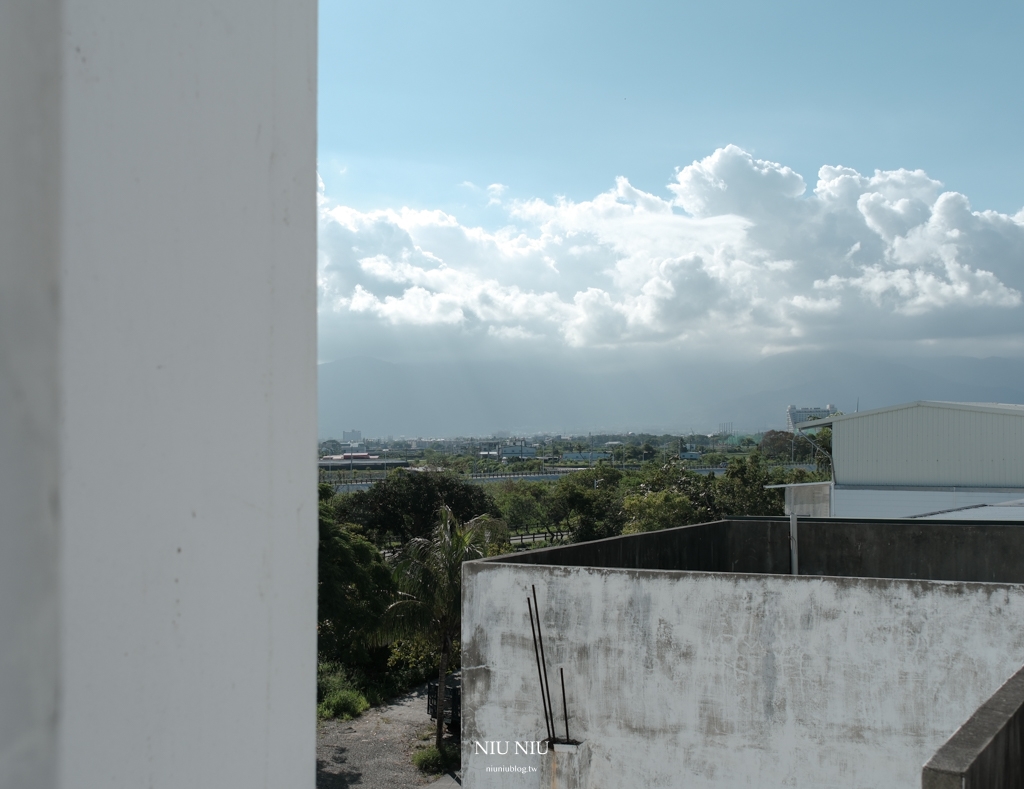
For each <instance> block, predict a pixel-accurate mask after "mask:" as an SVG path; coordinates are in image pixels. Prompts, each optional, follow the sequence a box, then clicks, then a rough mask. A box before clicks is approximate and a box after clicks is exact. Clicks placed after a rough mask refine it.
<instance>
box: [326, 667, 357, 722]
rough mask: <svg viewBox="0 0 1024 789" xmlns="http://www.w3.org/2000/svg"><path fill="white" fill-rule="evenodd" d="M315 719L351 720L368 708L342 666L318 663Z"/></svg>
mask: <svg viewBox="0 0 1024 789" xmlns="http://www.w3.org/2000/svg"><path fill="white" fill-rule="evenodd" d="M316 701H317V704H316V717H317V719H318V720H330V719H331V718H341V719H342V720H351V719H352V718H357V717H359V716H360V715H362V714H363V713H364V712H366V710H368V709H369V708H370V702H369V701H367V700H366V696H364V695H363V694H362V693H360V692H359V691H358V690H357V689H356V688H355V687H354V686H353V684H352V681H351V680H350V679H349V677H348V674H347V673H346V672H345V669H344V667H343V666H341V665H340V664H338V663H320V664H319V665H318V666H317V669H316Z"/></svg>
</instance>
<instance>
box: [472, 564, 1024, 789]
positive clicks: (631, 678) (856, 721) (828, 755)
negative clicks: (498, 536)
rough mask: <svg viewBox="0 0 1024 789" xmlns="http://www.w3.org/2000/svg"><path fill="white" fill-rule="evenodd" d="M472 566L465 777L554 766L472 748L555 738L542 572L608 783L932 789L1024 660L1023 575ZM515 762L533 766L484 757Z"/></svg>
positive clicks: (550, 633)
mask: <svg viewBox="0 0 1024 789" xmlns="http://www.w3.org/2000/svg"><path fill="white" fill-rule="evenodd" d="M464 582H465V586H464V593H463V594H464V596H463V732H462V735H463V766H464V780H463V785H464V786H465V787H466V789H481V788H482V787H501V786H508V787H517V789H519V788H522V787H539V786H540V785H541V776H545V780H547V778H546V776H547V773H546V772H544V770H545V765H544V760H545V759H549V758H550V757H541V756H522V755H519V756H515V755H514V745H513V746H512V748H511V749H510V755H508V756H498V755H494V756H491V755H487V756H484V755H482V754H480V753H474V742H475V741H481V742H483V741H498V742H503V741H508V742H512V743H514V742H515V741H529V740H541V739H543V738H544V736H545V729H544V724H543V719H542V712H541V697H540V694H539V691H538V681H537V666H536V662H535V657H534V648H533V642H532V639H531V635H530V623H529V618H528V613H527V606H526V596H527V594H528V593H529V589H530V587H531V585H536V588H537V595H538V598H539V603H540V610H541V615H542V620H543V625H544V639H545V641H544V644H545V648H546V652H547V656H548V666H549V671H550V672H551V675H550V676H551V679H552V680H556V679H557V676H558V668H559V667H563V668H564V669H565V673H566V679H567V694H568V706H569V716H570V717H569V729H570V735H571V736H572V737H573V738H575V739H580V740H585V742H586V750H587V751H588V753H589V757H588V758H589V763H586V760H581V762H582V766H581V767H580V769H581V770H582V771H583V772H584V773H585V774H584V775H583V776H581V782H580V783H581V785H586V786H590V787H594V789H600V788H601V787H607V788H608V789H617V788H618V787H623V786H645V787H678V786H686V787H709V788H710V787H736V786H813V787H828V786H850V787H879V788H882V787H893V788H894V789H895V787H901V788H903V789H910V788H911V787H917V786H919V785H920V780H921V767H922V765H923V764H924V763H925V762H926V761H927V760H928V759H929V758H930V757H931V756H932V754H934V753H935V751H936V750H937V749H938V747H939V746H940V745H941V744H942V743H943V742H944V741H945V740H946V738H947V737H949V736H950V735H951V734H952V733H953V732H954V731H955V730H956V729H957V728H958V727H959V726H960V725H961V724H962V723H963V722H964V721H965V720H967V718H968V717H969V716H970V715H971V714H972V713H973V712H974V710H975V709H976V708H977V707H978V706H979V705H980V704H981V703H982V702H984V701H985V700H986V699H987V698H988V697H989V696H990V695H991V694H992V693H993V692H995V691H996V690H997V689H998V688H999V687H1000V685H1001V684H1002V683H1003V682H1004V681H1005V680H1006V679H1007V678H1008V677H1009V676H1010V675H1012V674H1013V673H1014V672H1015V671H1016V670H1017V669H1018V668H1020V666H1021V664H1022V663H1024V587H1021V586H1016V585H1000V584H974V583H957V582H922V581H902V580H874V579H857V578H823V577H798V578H797V577H787V576H773V575H738V574H719V573H697V572H666V571H651V570H620V569H607V568H600V569H598V568H587V567H564V566H543V565H541V566H538V565H529V564H502V563H496V562H475V563H470V564H467V565H466V566H465V569H464ZM551 692H552V696H553V697H554V698H555V699H556V700H557V699H558V695H559V691H558V689H557V686H556V685H555V684H554V682H552V687H551ZM556 710H557V711H558V714H557V715H556V720H557V722H558V726H559V729H561V727H562V716H561V704H560V702H558V703H556ZM559 736H564V735H563V734H562V733H561V732H560V734H559ZM508 765H516V766H519V767H522V768H523V769H527V770H528V769H530V768H534V769H537V770H538V772H535V773H534V772H527V773H525V774H524V773H502V772H489V771H488V770H487V768H488V767H492V768H493V767H495V766H508ZM548 766H550V765H548ZM546 785H547V784H546V783H545V786H546Z"/></svg>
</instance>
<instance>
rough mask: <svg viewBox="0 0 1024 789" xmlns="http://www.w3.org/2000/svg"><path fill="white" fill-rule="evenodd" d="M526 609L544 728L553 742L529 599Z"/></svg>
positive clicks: (528, 599) (527, 599) (553, 734)
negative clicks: (528, 616) (542, 706)
mask: <svg viewBox="0 0 1024 789" xmlns="http://www.w3.org/2000/svg"><path fill="white" fill-rule="evenodd" d="M526 607H527V608H528V609H529V611H530V632H532V633H533V654H534V656H535V657H536V658H537V684H538V686H539V687H540V702H541V704H543V705H544V728H545V729H546V730H547V732H548V739H549V740H553V739H554V736H555V733H554V732H553V731H552V730H551V721H550V720H549V719H548V702H547V699H546V698H545V697H544V674H543V673H542V672H541V669H540V652H539V651H538V650H537V631H536V630H535V629H534V627H533V607H532V606H531V605H530V598H529V597H527V598H526ZM538 618H539V617H538Z"/></svg>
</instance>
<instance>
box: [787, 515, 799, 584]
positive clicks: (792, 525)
mask: <svg viewBox="0 0 1024 789" xmlns="http://www.w3.org/2000/svg"><path fill="white" fill-rule="evenodd" d="M789 571H790V572H791V573H792V574H793V575H800V546H799V543H798V541H797V517H796V513H795V512H791V513H790V514H789Z"/></svg>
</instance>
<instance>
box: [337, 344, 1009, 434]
mask: <svg viewBox="0 0 1024 789" xmlns="http://www.w3.org/2000/svg"><path fill="white" fill-rule="evenodd" d="M319 376H320V383H319V391H320V407H319V418H320V428H319V433H320V436H321V437H322V438H327V437H337V436H340V435H341V432H342V430H343V429H352V428H356V429H360V430H362V431H363V434H364V435H366V436H387V435H393V436H399V435H405V436H424V437H426V436H453V435H489V434H491V433H493V432H494V431H496V430H509V431H512V432H513V433H526V432H532V431H551V432H566V433H581V432H587V431H590V430H593V431H598V430H635V431H640V430H652V431H659V432H660V431H669V432H681V431H689V430H691V429H692V430H696V431H704V432H707V431H711V430H715V429H717V428H718V426H719V424H720V423H724V422H732V423H733V427H734V429H736V430H749V431H754V430H764V429H766V428H782V427H784V426H785V409H786V406H787V405H789V404H790V403H793V404H797V405H824V404H825V403H835V404H836V405H837V406H838V407H839V408H840V409H841V410H843V411H847V412H850V411H853V410H854V409H855V408H856V407H857V402H858V398H859V403H860V409H861V410H867V409H870V408H879V407H882V406H886V405H892V404H896V403H901V402H907V401H911V400H966V401H977V402H1014V403H1024V360H1021V359H1003V358H988V359H975V358H967V357H934V358H914V359H896V358H883V359H879V358H863V357H857V356H849V355H847V356H841V355H837V354H828V353H817V354H809V355H805V354H799V355H798V354H786V355H780V356H773V357H768V358H762V359H759V360H757V361H756V362H752V363H750V364H745V365H737V364H724V363H715V362H700V363H698V362H687V363H679V364H678V365H659V366H642V365H640V364H637V365H635V366H634V367H632V368H631V367H629V366H628V365H626V366H622V365H620V366H618V367H615V368H611V369H609V368H608V367H607V366H605V365H590V366H588V365H579V364H574V365H572V367H571V368H570V367H567V366H563V365H560V364H559V362H558V361H556V360H529V359H516V358H513V359H504V360H493V361H481V360H472V361H464V362H453V361H434V362H429V363H427V362H424V363H415V362H405V363H390V362H385V361H381V360H379V359H373V358H365V357H362V358H360V357H355V358H348V359H341V360H338V361H335V362H330V363H327V364H322V365H321V366H320V368H319Z"/></svg>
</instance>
